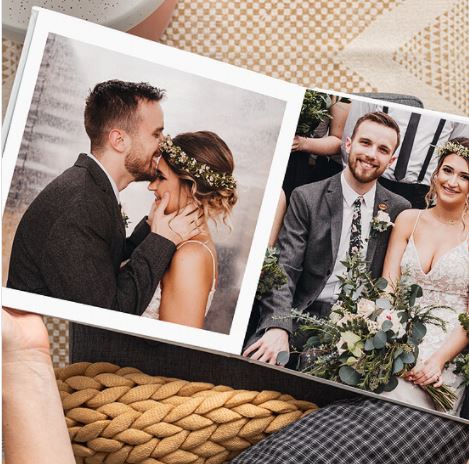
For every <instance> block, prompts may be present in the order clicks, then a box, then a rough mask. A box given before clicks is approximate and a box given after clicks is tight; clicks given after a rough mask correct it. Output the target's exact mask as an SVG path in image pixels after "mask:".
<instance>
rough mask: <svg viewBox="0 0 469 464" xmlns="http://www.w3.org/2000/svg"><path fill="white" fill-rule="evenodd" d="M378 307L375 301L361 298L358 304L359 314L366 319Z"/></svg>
mask: <svg viewBox="0 0 469 464" xmlns="http://www.w3.org/2000/svg"><path fill="white" fill-rule="evenodd" d="M375 309H376V305H375V303H374V302H373V301H371V300H367V299H366V298H361V299H360V300H359V301H358V304H357V314H358V315H359V316H361V317H364V318H365V319H367V318H369V317H370V316H371V315H372V314H373V312H374V311H375Z"/></svg>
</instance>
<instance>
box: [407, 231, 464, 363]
mask: <svg viewBox="0 0 469 464" xmlns="http://www.w3.org/2000/svg"><path fill="white" fill-rule="evenodd" d="M401 270H402V272H404V270H407V271H408V272H409V273H410V276H411V278H412V280H413V281H414V282H416V283H417V284H418V285H420V286H421V287H422V290H423V297H422V298H421V299H420V300H419V303H420V304H421V305H430V304H438V305H445V306H449V307H451V308H452V309H453V310H454V311H451V310H449V309H447V308H438V309H436V310H434V312H433V314H435V315H436V316H438V317H440V318H442V319H443V320H445V321H446V322H447V324H448V327H447V331H446V332H444V331H443V330H442V329H440V328H438V327H436V326H434V325H429V326H428V327H427V334H426V335H425V338H424V339H423V342H422V344H421V345H420V356H421V357H422V359H426V358H427V357H428V356H429V355H430V354H431V353H432V352H433V351H435V350H436V349H437V348H438V347H439V346H440V345H441V344H442V342H443V340H444V338H445V337H446V335H447V334H448V333H450V332H451V331H452V330H453V329H454V328H455V327H456V325H457V324H459V322H458V315H459V314H460V313H463V312H464V311H466V308H467V301H468V292H469V251H468V244H467V241H464V242H462V243H460V244H459V245H457V246H455V247H453V248H452V249H450V250H448V251H447V252H446V253H445V254H443V255H442V256H440V258H439V259H438V261H436V262H435V263H434V265H433V267H432V269H430V271H428V272H427V273H425V272H423V270H422V266H421V263H420V258H419V255H418V251H417V248H416V246H415V242H414V238H413V236H412V237H411V238H410V240H409V243H408V244H407V247H406V249H405V252H404V255H403V257H402V262H401Z"/></svg>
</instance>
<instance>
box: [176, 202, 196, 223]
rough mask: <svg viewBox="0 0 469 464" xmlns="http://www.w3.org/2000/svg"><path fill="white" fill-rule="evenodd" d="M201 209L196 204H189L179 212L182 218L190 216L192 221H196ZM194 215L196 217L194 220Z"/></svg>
mask: <svg viewBox="0 0 469 464" xmlns="http://www.w3.org/2000/svg"><path fill="white" fill-rule="evenodd" d="M198 211H199V207H198V206H197V205H196V204H195V203H187V205H186V206H184V208H183V209H182V210H181V211H180V212H179V214H181V215H182V216H189V217H190V218H191V219H196V218H197V216H198ZM192 215H194V217H193V218H192Z"/></svg>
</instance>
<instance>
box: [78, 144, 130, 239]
mask: <svg viewBox="0 0 469 464" xmlns="http://www.w3.org/2000/svg"><path fill="white" fill-rule="evenodd" d="M75 166H78V167H81V168H85V169H86V170H87V171H88V173H89V174H90V175H91V177H92V178H93V180H94V182H95V183H96V185H97V186H98V187H99V188H100V189H101V190H102V191H103V192H104V198H105V201H106V205H107V207H108V208H109V210H110V211H113V213H114V217H115V218H116V226H117V230H118V231H119V233H120V234H121V235H122V236H123V237H124V238H125V226H124V221H123V219H122V213H121V208H120V206H119V203H118V202H117V199H116V196H115V195H114V190H113V189H112V185H111V183H110V182H109V179H108V177H107V175H106V173H105V172H104V171H103V170H102V169H101V168H100V167H99V166H98V165H97V164H96V163H95V162H94V161H93V160H92V159H91V158H90V157H89V156H87V155H86V154H84V153H80V155H79V157H78V160H77V161H76V162H75Z"/></svg>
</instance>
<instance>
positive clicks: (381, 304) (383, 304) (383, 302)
mask: <svg viewBox="0 0 469 464" xmlns="http://www.w3.org/2000/svg"><path fill="white" fill-rule="evenodd" d="M376 307H377V308H379V309H384V310H386V311H387V310H389V309H391V302H390V301H389V300H388V299H387V298H378V299H377V300H376Z"/></svg>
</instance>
